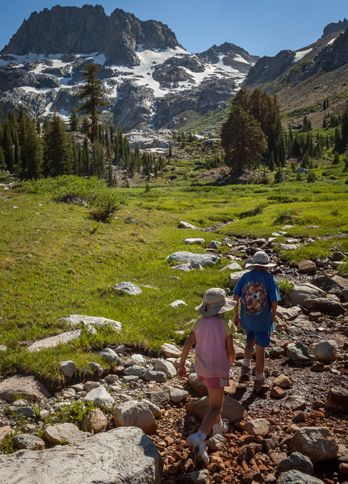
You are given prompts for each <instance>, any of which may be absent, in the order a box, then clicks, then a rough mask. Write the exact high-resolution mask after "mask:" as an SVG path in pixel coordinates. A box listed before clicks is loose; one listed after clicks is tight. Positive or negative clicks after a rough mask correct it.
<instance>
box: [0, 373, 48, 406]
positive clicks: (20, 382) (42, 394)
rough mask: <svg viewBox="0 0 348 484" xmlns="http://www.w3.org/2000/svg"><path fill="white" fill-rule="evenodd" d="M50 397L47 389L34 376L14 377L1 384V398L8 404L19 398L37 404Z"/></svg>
mask: <svg viewBox="0 0 348 484" xmlns="http://www.w3.org/2000/svg"><path fill="white" fill-rule="evenodd" d="M48 397H50V394H49V393H48V391H47V390H46V388H45V387H44V386H43V385H42V384H41V383H40V382H38V381H37V380H35V378H34V377H32V376H12V377H11V378H6V379H5V380H3V381H2V382H0V398H1V399H2V400H5V401H6V402H14V401H15V400H18V399H19V398H25V399H26V400H30V401H35V402H37V401H41V400H45V399H46V398H48Z"/></svg>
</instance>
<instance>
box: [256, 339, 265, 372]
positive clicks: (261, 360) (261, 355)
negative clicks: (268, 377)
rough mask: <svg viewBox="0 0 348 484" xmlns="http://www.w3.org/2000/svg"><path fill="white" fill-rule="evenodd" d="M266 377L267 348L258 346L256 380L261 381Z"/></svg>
mask: <svg viewBox="0 0 348 484" xmlns="http://www.w3.org/2000/svg"><path fill="white" fill-rule="evenodd" d="M264 376H265V348H264V347H263V346H261V345H258V344H256V379H257V380H260V379H262V378H264Z"/></svg>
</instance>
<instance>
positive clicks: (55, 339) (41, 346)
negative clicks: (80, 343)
mask: <svg viewBox="0 0 348 484" xmlns="http://www.w3.org/2000/svg"><path fill="white" fill-rule="evenodd" d="M81 334H82V331H81V330H80V329H76V330H74V331H67V332H66V333H61V334H57V335H56V336H50V337H49V338H44V339H41V340H39V341H35V343H32V344H31V345H29V346H28V351H30V353H33V352H36V351H41V350H45V349H47V348H55V347H56V346H60V345H63V344H67V343H70V341H74V340H75V339H79V338H80V337H81Z"/></svg>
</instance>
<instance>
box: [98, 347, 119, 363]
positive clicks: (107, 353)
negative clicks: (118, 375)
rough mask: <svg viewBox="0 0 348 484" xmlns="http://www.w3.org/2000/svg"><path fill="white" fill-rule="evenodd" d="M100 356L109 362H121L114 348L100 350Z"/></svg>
mask: <svg viewBox="0 0 348 484" xmlns="http://www.w3.org/2000/svg"><path fill="white" fill-rule="evenodd" d="M100 356H101V357H102V358H104V360H106V361H108V362H109V363H114V364H115V365H119V364H120V363H121V360H120V357H119V356H118V354H117V353H116V352H115V351H114V350H113V349H112V348H104V349H103V351H101V352H100Z"/></svg>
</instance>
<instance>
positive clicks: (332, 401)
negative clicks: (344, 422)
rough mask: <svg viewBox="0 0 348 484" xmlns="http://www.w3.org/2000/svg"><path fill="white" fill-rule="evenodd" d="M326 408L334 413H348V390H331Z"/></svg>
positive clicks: (336, 388) (341, 388)
mask: <svg viewBox="0 0 348 484" xmlns="http://www.w3.org/2000/svg"><path fill="white" fill-rule="evenodd" d="M326 408H328V409H330V410H332V411H333V412H343V413H348V390H347V389H346V388H343V387H332V388H330V390H329V394H328V397H327V401H326Z"/></svg>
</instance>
